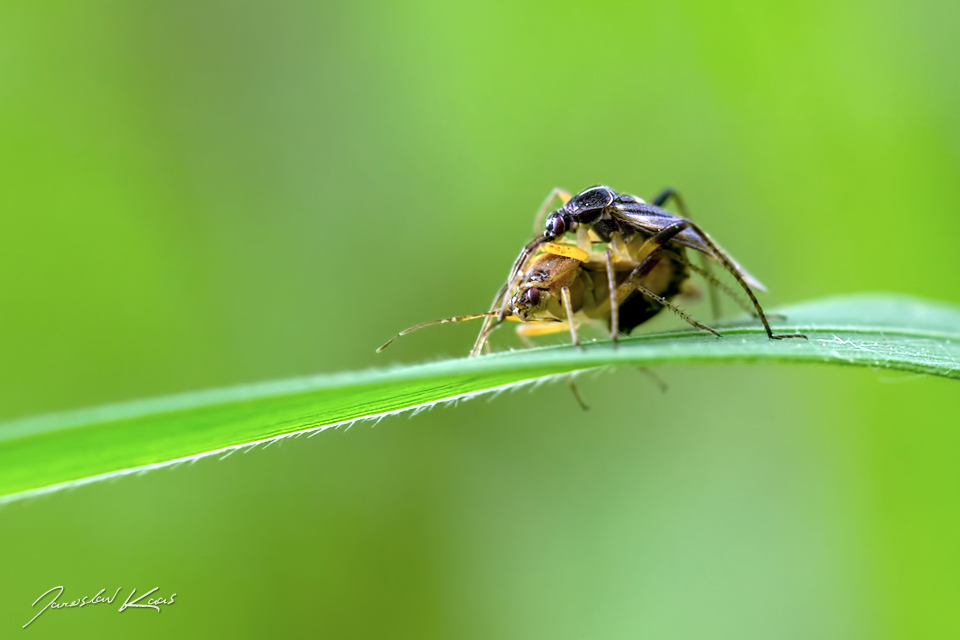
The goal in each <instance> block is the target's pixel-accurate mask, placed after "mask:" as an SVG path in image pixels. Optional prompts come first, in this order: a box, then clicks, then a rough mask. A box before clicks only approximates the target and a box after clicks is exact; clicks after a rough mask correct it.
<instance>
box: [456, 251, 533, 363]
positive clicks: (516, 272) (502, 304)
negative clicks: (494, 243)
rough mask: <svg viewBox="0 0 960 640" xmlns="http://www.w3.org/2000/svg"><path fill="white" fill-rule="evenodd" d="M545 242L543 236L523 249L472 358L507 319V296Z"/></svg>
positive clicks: (475, 346) (493, 305) (488, 318)
mask: <svg viewBox="0 0 960 640" xmlns="http://www.w3.org/2000/svg"><path fill="white" fill-rule="evenodd" d="M544 242H546V240H544V239H543V236H540V237H537V238H534V239H533V240H531V241H530V242H528V243H527V245H526V246H525V247H524V248H523V249H521V251H520V255H519V256H517V259H516V260H515V261H514V263H513V266H512V267H511V268H510V275H509V276H508V277H507V281H506V282H504V283H503V286H502V287H500V290H499V291H498V292H497V295H496V297H495V298H494V299H493V304H492V305H490V313H491V314H493V315H491V316H489V317H487V319H486V320H484V322H483V326H482V327H481V328H480V335H478V336H477V341H476V342H475V343H474V345H473V349H471V350H470V357H471V358H472V357H474V356H478V355H480V351H481V350H482V349H483V345H484V344H485V343H486V341H487V338H489V337H490V332H491V331H493V330H494V329H495V328H496V327H497V325H499V324H500V323H501V322H503V319H504V318H506V317H507V305H508V304H509V303H510V298H509V297H508V296H507V293H509V292H510V290H511V289H512V288H513V287H514V286H516V284H517V279H518V278H519V276H520V270H521V269H522V268H523V266H524V265H525V264H526V262H527V260H528V259H529V258H530V256H532V255H533V254H534V252H536V250H537V247H539V246H540V245H541V244H543V243H544ZM498 307H499V310H498Z"/></svg>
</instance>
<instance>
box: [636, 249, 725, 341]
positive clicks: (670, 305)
mask: <svg viewBox="0 0 960 640" xmlns="http://www.w3.org/2000/svg"><path fill="white" fill-rule="evenodd" d="M651 257H652V256H651ZM648 259H649V258H648ZM637 269H640V267H637ZM631 291H639V292H640V293H642V294H643V295H644V296H645V297H647V298H650V299H651V300H653V301H654V302H657V303H658V304H662V305H663V306H665V307H666V308H668V309H670V311H673V312H674V313H675V314H677V315H678V316H680V317H681V318H683V320H684V321H685V322H687V323H688V324H691V325H693V326H694V327H696V328H697V329H700V330H701V331H709V332H710V333H712V334H713V335H715V336H717V337H718V338H722V337H723V336H721V335H720V332H719V331H717V330H716V329H714V328H712V327H708V326H707V325H705V324H703V323H700V322H697V321H696V320H694V319H693V318H691V317H690V316H689V315H687V313H686V312H685V311H684V310H683V309H681V308H680V307H678V306H677V305H675V304H673V303H672V302H670V301H669V300H667V299H666V298H664V297H662V296H659V295H657V294H656V293H654V292H653V291H650V290H649V289H647V288H646V287H644V286H643V285H641V284H640V283H639V282H636V281H634V280H631V279H630V278H628V279H627V281H626V282H624V283H623V284H621V285H620V290H619V291H618V296H620V295H624V294H628V293H630V292H631Z"/></svg>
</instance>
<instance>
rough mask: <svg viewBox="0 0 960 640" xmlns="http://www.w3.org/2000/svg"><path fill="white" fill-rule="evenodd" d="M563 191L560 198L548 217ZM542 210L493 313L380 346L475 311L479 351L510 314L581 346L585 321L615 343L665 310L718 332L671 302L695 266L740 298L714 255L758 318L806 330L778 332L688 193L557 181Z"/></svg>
mask: <svg viewBox="0 0 960 640" xmlns="http://www.w3.org/2000/svg"><path fill="white" fill-rule="evenodd" d="M556 198H559V199H560V200H561V201H562V202H563V206H562V207H560V208H559V209H557V210H555V211H552V212H550V213H549V215H546V214H547V212H548V211H549V207H550V204H551V203H552V202H553V201H554V199H556ZM670 199H673V200H674V201H675V202H676V203H677V206H678V208H679V209H680V212H681V214H682V216H677V215H674V214H673V213H670V212H668V211H666V210H665V209H663V208H661V206H662V205H663V204H665V203H666V202H667V201H668V200H670ZM544 215H546V220H545V230H544V231H543V233H542V235H539V236H537V237H536V238H534V239H533V240H532V241H531V242H529V243H528V244H527V245H526V246H525V247H524V248H523V250H522V251H521V252H520V255H519V256H518V257H517V259H516V260H515V261H514V264H513V267H512V268H511V270H510V274H509V276H508V277H507V280H506V282H505V283H504V285H503V286H502V287H501V288H500V290H499V291H498V292H497V295H496V297H495V298H494V301H493V304H492V306H491V308H490V311H488V312H487V313H480V314H473V315H469V316H457V317H453V318H444V319H441V320H435V321H432V322H425V323H423V324H419V325H417V326H415V327H411V328H409V329H407V330H405V331H402V332H400V333H399V334H398V335H397V336H395V337H394V338H393V339H391V340H389V341H388V342H387V343H386V344H384V345H383V346H381V347H380V348H379V349H378V350H377V351H378V352H379V351H382V350H383V349H385V348H386V347H387V346H388V345H389V344H390V343H391V342H393V341H394V340H396V338H398V337H400V336H402V335H406V334H408V333H411V332H412V331H416V330H418V329H422V328H424V327H428V326H431V325H434V324H442V323H446V322H463V321H466V320H473V319H478V318H484V323H483V327H482V328H481V330H480V335H479V336H478V337H477V341H476V343H475V344H474V347H473V349H472V351H471V352H470V355H471V356H476V355H479V354H480V352H481V351H482V350H483V348H484V345H486V344H487V340H488V339H489V336H490V333H491V332H492V331H493V329H495V328H496V327H497V326H498V325H499V324H501V323H502V322H503V321H504V320H507V319H513V320H517V321H519V322H521V323H524V324H522V325H521V326H520V327H518V332H519V333H520V334H521V335H522V336H529V335H537V334H542V333H553V332H554V331H558V330H559V331H563V330H567V329H569V330H570V333H571V338H572V340H573V342H574V344H579V338H578V334H577V325H578V323H579V322H580V321H582V320H603V321H605V322H606V323H607V325H608V327H609V330H610V335H611V338H612V339H613V341H614V342H616V341H617V339H618V336H619V335H620V334H621V333H623V334H626V333H629V332H630V331H631V330H632V329H633V328H634V327H636V326H637V325H639V324H641V323H643V322H645V321H646V320H648V319H649V318H652V317H653V316H654V315H656V314H657V313H659V312H660V311H661V310H662V309H664V308H669V309H671V310H672V311H674V312H675V313H677V314H678V315H679V316H680V317H681V318H683V319H684V320H685V321H686V322H688V323H690V324H691V325H693V326H695V327H696V328H698V329H700V330H703V331H709V332H710V333H713V334H714V335H717V336H718V337H719V336H720V334H719V333H718V332H717V331H715V330H713V329H711V328H710V327H708V326H706V325H704V324H701V323H699V322H697V321H696V320H694V319H692V318H690V317H689V316H688V315H687V314H685V313H684V312H683V311H681V310H680V309H679V308H678V307H676V306H675V305H674V304H673V303H672V302H671V300H672V299H673V298H674V297H676V296H677V295H678V294H680V293H681V292H682V291H683V290H684V288H685V287H686V286H687V282H688V281H689V279H690V271H694V272H696V273H698V274H700V275H701V276H703V277H704V279H705V280H706V281H707V282H708V283H709V284H710V285H711V286H712V287H713V288H712V289H711V299H712V300H714V301H715V298H713V295H714V290H715V289H716V290H719V291H723V292H725V293H727V294H729V295H730V296H731V297H733V298H734V299H735V300H737V301H738V302H739V298H738V297H737V296H736V294H735V293H734V292H733V291H732V290H730V289H729V288H727V287H726V286H725V285H723V284H722V283H721V282H720V281H718V280H717V279H716V278H714V277H713V275H712V274H711V272H710V268H709V265H710V263H711V262H713V263H716V264H719V265H720V266H722V267H723V268H724V269H725V270H726V271H727V272H729V273H730V274H731V275H732V276H733V277H734V279H735V280H736V281H737V283H738V284H739V285H740V287H741V288H742V289H743V291H744V292H745V293H746V295H747V296H748V297H749V299H750V301H751V303H752V306H753V309H752V310H751V309H749V308H748V310H751V311H752V312H753V313H754V315H755V316H756V317H757V318H759V319H760V321H761V322H762V323H763V326H764V328H765V329H766V332H767V335H768V336H769V337H770V338H771V339H775V340H778V339H782V338H806V336H804V335H802V334H793V333H792V334H775V333H774V332H773V330H772V329H771V328H770V323H769V322H768V320H767V317H766V315H765V314H764V312H763V308H762V307H761V306H760V303H759V301H758V300H757V297H756V295H755V294H754V292H753V289H759V290H760V291H763V290H764V288H763V285H762V284H760V282H759V281H758V280H756V279H755V278H754V277H753V276H751V275H750V274H749V273H747V271H746V270H745V269H743V268H742V267H741V266H740V265H739V264H737V262H736V261H735V260H734V259H733V258H732V257H731V256H730V255H729V254H728V253H726V252H725V251H724V250H723V249H721V248H720V246H719V245H718V244H717V243H716V242H714V241H713V239H712V238H710V236H708V235H707V234H706V233H705V232H704V231H703V230H702V229H700V227H699V226H697V225H696V224H695V223H694V222H693V221H692V220H690V219H689V217H687V215H686V211H685V208H684V206H683V201H682V200H681V199H680V197H679V196H678V194H677V193H676V192H675V191H673V190H671V189H667V190H665V191H664V192H662V193H661V194H660V195H659V196H657V198H655V199H654V200H653V202H652V203H646V202H644V201H643V200H642V199H641V198H638V197H636V196H632V195H627V194H619V193H617V192H615V191H614V190H613V189H611V188H610V187H605V186H598V187H591V188H589V189H586V190H584V191H581V192H580V193H578V194H577V195H576V196H572V197H571V196H570V195H569V194H568V193H566V192H564V191H562V190H559V189H555V190H554V191H553V192H551V194H550V195H549V196H548V198H547V200H546V201H544V204H543V206H542V207H541V209H540V212H539V213H538V214H537V220H538V224H539V221H540V220H541V219H543V217H544ZM567 234H571V235H573V236H574V238H575V243H576V244H575V245H571V244H566V243H561V242H559V241H560V240H561V239H562V238H564V237H565V236H566V235H567ZM687 249H693V250H694V251H696V252H698V253H699V254H701V255H702V256H704V257H705V258H706V259H707V262H706V265H705V266H704V267H698V266H695V265H694V264H693V263H691V262H690V261H689V260H688V259H687V256H686V250H687ZM716 308H717V306H716V303H715V302H714V310H716Z"/></svg>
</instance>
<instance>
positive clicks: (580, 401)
mask: <svg viewBox="0 0 960 640" xmlns="http://www.w3.org/2000/svg"><path fill="white" fill-rule="evenodd" d="M567 386H568V387H570V391H572V392H573V397H574V398H575V399H576V400H577V404H579V405H580V408H581V409H583V410H584V411H590V407H588V406H587V405H586V403H585V402H584V401H583V398H581V397H580V390H579V389H577V383H576V382H574V381H573V378H567Z"/></svg>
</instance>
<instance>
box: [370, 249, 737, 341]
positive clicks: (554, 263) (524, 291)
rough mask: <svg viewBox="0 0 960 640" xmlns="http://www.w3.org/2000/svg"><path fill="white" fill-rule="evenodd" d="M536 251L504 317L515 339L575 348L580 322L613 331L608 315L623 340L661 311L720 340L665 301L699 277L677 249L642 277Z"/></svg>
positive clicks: (565, 254) (625, 262) (614, 266)
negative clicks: (561, 341) (561, 339)
mask: <svg viewBox="0 0 960 640" xmlns="http://www.w3.org/2000/svg"><path fill="white" fill-rule="evenodd" d="M538 250H539V251H541V252H542V253H540V254H538V255H535V256H534V257H533V258H532V260H531V261H530V265H529V267H528V268H527V269H526V270H525V272H524V273H523V277H522V278H521V279H520V282H519V283H518V284H517V287H516V290H515V292H513V295H512V296H511V297H510V301H509V305H508V308H509V313H508V314H507V315H506V316H505V319H507V320H514V321H517V322H519V323H520V324H519V326H518V327H517V333H518V334H519V335H520V336H521V338H525V339H526V338H529V337H531V336H538V335H546V334H551V333H557V332H561V331H569V332H570V335H571V339H572V341H573V343H574V344H575V345H579V344H580V339H579V334H578V332H577V327H578V326H579V325H580V324H582V323H584V322H593V321H601V322H603V323H604V324H606V325H607V326H612V324H611V322H612V320H611V318H612V315H613V313H618V314H619V315H618V317H619V321H618V323H617V328H618V330H619V331H620V332H621V333H623V334H627V333H629V332H630V331H631V330H632V329H633V328H634V327H636V326H637V325H639V324H641V323H643V322H645V321H646V320H648V319H650V318H651V317H653V316H654V315H656V314H657V313H659V312H660V311H661V310H662V309H664V308H669V309H671V310H672V311H673V312H674V313H677V314H678V315H679V316H680V317H681V318H683V319H684V320H686V321H687V322H689V323H690V324H692V325H693V326H695V327H697V328H698V329H701V330H704V331H709V332H711V333H713V334H715V335H720V334H719V333H717V332H716V331H715V330H714V329H711V328H710V327H708V326H706V325H704V324H701V323H699V322H697V321H696V320H694V319H692V318H690V316H688V315H687V314H686V313H684V312H683V311H682V310H681V309H680V308H679V307H677V306H675V305H674V304H673V303H672V302H671V301H670V300H671V299H672V298H674V297H675V296H677V295H679V294H682V293H684V289H685V288H687V289H689V287H686V285H687V283H688V281H689V279H690V271H689V270H690V269H691V268H692V269H694V270H698V271H700V270H699V269H698V268H697V267H694V266H693V265H691V264H690V263H689V262H688V261H687V260H686V258H685V256H684V255H683V253H682V249H680V250H672V251H666V250H665V251H664V252H663V255H661V259H660V260H659V261H658V262H656V264H654V263H653V262H650V261H648V262H647V265H648V267H649V268H648V269H647V271H646V272H645V273H642V274H636V273H635V272H636V270H637V267H639V264H638V263H637V262H635V261H633V260H631V259H629V258H627V259H618V260H616V261H611V262H610V268H608V263H607V261H606V259H605V258H606V256H605V254H603V253H599V254H598V253H597V252H587V251H584V250H582V249H580V248H578V247H575V246H570V245H565V244H557V243H552V242H548V243H543V244H542V245H540V246H539V247H538ZM701 272H702V271H701ZM711 279H712V278H711ZM713 280H714V281H715V279H713ZM717 284H718V285H719V286H721V287H723V286H724V285H722V283H717ZM611 291H612V292H613V295H612V296H611V295H610V292H611ZM614 303H615V304H614ZM612 310H614V311H612ZM497 315H498V312H496V311H490V312H487V313H479V314H472V315H466V316H456V317H452V318H443V319H440V320H433V321H430V322H424V323H421V324H418V325H416V326H414V327H410V328H409V329H406V330H404V331H401V332H400V333H399V334H397V336H395V337H394V338H392V339H391V340H389V341H388V342H387V343H386V344H384V345H383V346H381V347H380V348H379V349H377V351H378V352H380V351H383V350H384V349H385V348H386V347H387V346H389V345H390V344H391V343H392V342H393V341H394V340H396V339H397V338H399V337H400V336H404V335H407V334H409V333H412V332H414V331H417V330H419V329H423V328H425V327H429V326H433V325H435V324H444V323H448V322H466V321H469V320H475V319H479V318H490V317H496V316H497Z"/></svg>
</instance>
